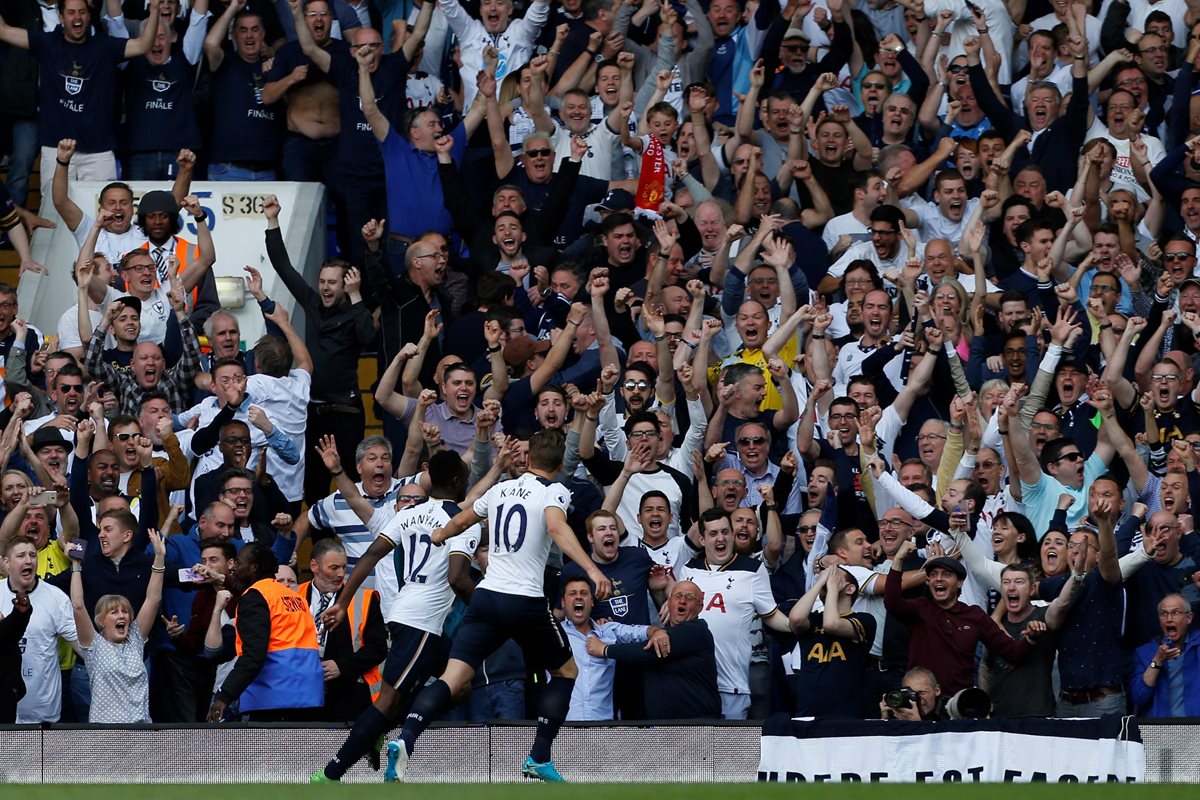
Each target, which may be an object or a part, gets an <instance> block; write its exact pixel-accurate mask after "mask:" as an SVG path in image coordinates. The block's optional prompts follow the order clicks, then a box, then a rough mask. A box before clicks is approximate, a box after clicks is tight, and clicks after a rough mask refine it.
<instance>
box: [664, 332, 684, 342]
mask: <svg viewBox="0 0 1200 800" xmlns="http://www.w3.org/2000/svg"><path fill="white" fill-rule="evenodd" d="M667 339H668V340H670V341H672V342H680V341H683V333H682V332H681V333H671V332H670V331H667Z"/></svg>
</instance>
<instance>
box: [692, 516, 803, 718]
mask: <svg viewBox="0 0 1200 800" xmlns="http://www.w3.org/2000/svg"><path fill="white" fill-rule="evenodd" d="M698 525H699V526H700V537H701V539H702V540H703V542H704V555H702V556H697V557H696V558H694V559H692V560H691V561H689V562H688V564H687V566H685V567H684V568H683V569H682V570H680V573H679V579H680V580H683V581H691V582H692V583H694V584H696V585H697V586H699V587H700V589H701V590H702V591H703V592H704V609H703V610H701V612H700V618H701V619H703V620H704V621H705V622H707V623H708V627H709V630H711V631H712V635H713V641H714V642H715V643H716V649H717V689H718V691H719V692H720V694H721V714H722V716H724V717H725V719H746V715H747V713H748V712H749V710H750V656H751V651H752V649H753V641H752V638H751V632H750V628H751V623H752V622H753V621H754V619H755V617H762V624H763V627H764V628H770V629H771V630H774V631H779V632H780V633H783V632H786V631H789V630H791V628H790V626H789V625H788V618H787V615H786V614H784V613H783V612H781V611H780V610H779V609H778V608H777V607H776V604H775V598H774V596H773V595H772V594H771V580H770V576H768V574H767V568H766V565H765V564H763V562H761V561H757V560H755V559H752V558H748V557H747V556H740V555H738V554H737V551H736V550H735V549H734V537H733V525H732V523H731V522H730V520H729V517H728V516H727V515H726V514H725V512H724V511H722V510H720V509H717V508H711V509H709V510H707V511H705V512H704V513H703V514H701V515H700V521H699V523H698Z"/></svg>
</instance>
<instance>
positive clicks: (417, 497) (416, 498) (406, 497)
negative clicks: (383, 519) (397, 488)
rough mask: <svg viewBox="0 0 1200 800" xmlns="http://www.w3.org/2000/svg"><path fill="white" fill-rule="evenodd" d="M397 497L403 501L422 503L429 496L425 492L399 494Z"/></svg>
mask: <svg viewBox="0 0 1200 800" xmlns="http://www.w3.org/2000/svg"><path fill="white" fill-rule="evenodd" d="M396 499H397V500H399V501H400V502H401V503H420V502H423V501H424V500H426V499H427V498H426V497H425V495H423V494H398V495H396Z"/></svg>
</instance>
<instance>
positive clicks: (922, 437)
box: [917, 433, 946, 442]
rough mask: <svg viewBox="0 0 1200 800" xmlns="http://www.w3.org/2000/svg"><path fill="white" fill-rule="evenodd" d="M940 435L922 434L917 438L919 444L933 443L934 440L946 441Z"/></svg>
mask: <svg viewBox="0 0 1200 800" xmlns="http://www.w3.org/2000/svg"><path fill="white" fill-rule="evenodd" d="M945 438H946V437H945V436H942V435H941V434H940V433H922V434H921V435H920V436H918V437H917V441H918V442H932V441H933V440H934V439H945Z"/></svg>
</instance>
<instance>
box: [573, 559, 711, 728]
mask: <svg viewBox="0 0 1200 800" xmlns="http://www.w3.org/2000/svg"><path fill="white" fill-rule="evenodd" d="M703 608H704V592H703V591H701V590H700V587H699V586H697V585H696V584H695V583H693V582H692V581H687V580H684V581H679V582H678V583H676V584H675V585H674V587H672V589H671V595H670V597H669V598H668V605H667V613H668V618H667V629H666V632H667V637H668V638H669V640H670V641H669V645H670V648H669V650H667V651H666V652H665V653H660V652H659V650H657V649H654V648H649V649H648V648H647V647H646V646H645V645H643V644H640V643H637V642H635V643H632V644H604V643H603V642H601V641H600V640H599V639H597V638H596V637H589V638H588V641H587V648H588V655H590V656H592V657H593V658H611V659H613V660H615V661H617V662H618V663H625V664H640V665H641V666H642V669H643V682H644V693H645V699H646V715H647V717H648V718H649V719H672V718H678V717H679V716H681V715H686V716H687V717H688V718H689V719H718V718H720V716H721V696H720V694H719V693H718V690H717V661H716V657H715V656H716V651H715V647H716V646H715V643H714V640H713V633H712V631H711V630H709V625H708V622H707V621H705V620H703V619H700V613H701V611H702V610H703Z"/></svg>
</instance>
